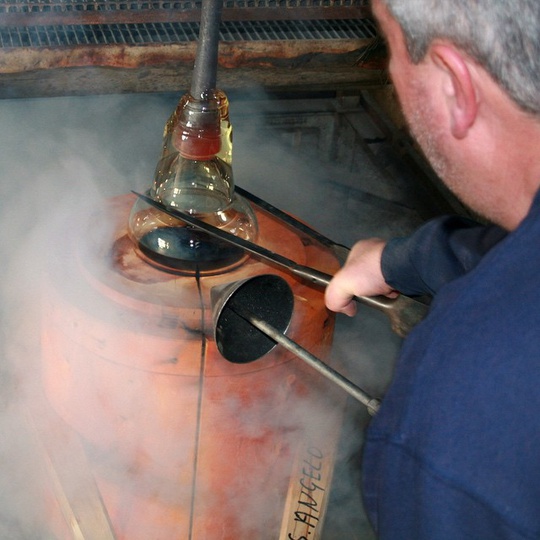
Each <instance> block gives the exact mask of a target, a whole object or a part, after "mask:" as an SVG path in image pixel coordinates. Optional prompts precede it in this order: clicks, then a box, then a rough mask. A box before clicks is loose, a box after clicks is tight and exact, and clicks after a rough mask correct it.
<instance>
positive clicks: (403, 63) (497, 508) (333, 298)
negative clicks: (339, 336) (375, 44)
mask: <svg viewBox="0 0 540 540" xmlns="http://www.w3.org/2000/svg"><path fill="white" fill-rule="evenodd" d="M373 11H374V14H375V16H376V18H377V20H378V21H379V24H380V28H381V31H382V32H383V33H384V35H385V36H386V39H387V41H388V46H389V51H390V64H389V70H390V74H391V77H392V79H393V82H394V85H395V88H396V91H397V94H398V96H399V99H400V102H401V105H402V108H403V112H404V114H405V116H406V118H407V120H408V122H409V125H410V129H411V132H412V133H413V135H414V136H415V137H416V139H417V140H418V142H419V144H420V145H421V147H422V148H423V150H424V152H425V154H426V156H427V157H428V159H429V160H430V162H431V164H432V165H433V168H434V169H435V171H436V172H437V173H438V174H439V175H440V177H441V178H442V179H443V181H444V182H445V183H446V184H447V185H448V186H449V187H450V188H451V189H452V190H453V191H454V192H455V193H456V194H457V195H458V196H459V197H460V198H461V199H462V201H463V202H464V203H466V204H467V205H468V206H469V207H471V208H472V209H473V210H474V211H476V212H477V213H478V214H479V215H482V216H483V217H485V218H486V219H487V220H489V221H490V222H492V223H493V224H494V226H491V227H482V226H480V225H478V224H476V223H474V222H472V221H469V220H462V219H460V218H441V219H437V220H435V221H433V222H431V223H428V224H426V225H425V226H423V227H422V228H421V229H420V230H419V231H418V232H417V233H415V234H414V235H413V236H412V237H410V238H405V239H396V240H392V241H390V242H389V243H388V244H385V243H384V242H382V241H381V240H377V239H372V240H364V241H360V242H358V243H357V244H356V245H355V246H354V247H353V249H352V251H351V254H350V256H349V259H348V260H347V263H346V264H345V266H344V267H343V268H342V269H341V270H340V271H339V272H338V273H337V274H336V276H335V277H334V279H333V280H332V282H331V283H330V285H329V286H328V288H327V291H326V303H327V306H328V308H329V309H332V310H335V311H341V312H344V313H347V314H348V315H353V314H354V312H355V307H354V303H353V302H352V301H351V297H352V296H353V295H375V294H387V295H392V294H395V290H400V291H401V292H404V293H407V294H422V293H426V292H429V293H432V294H433V295H434V301H433V303H432V305H431V308H430V313H429V315H428V317H427V318H426V319H425V320H424V321H423V322H422V323H421V324H420V325H418V327H417V328H415V329H414V330H413V332H412V333H411V334H410V335H409V337H408V338H407V339H406V340H405V342H404V346H403V350H402V352H401V355H400V359H399V362H398V365H397V368H396V371H395V374H394V380H393V381H392V384H391V386H390V388H389V390H388V392H387V393H386V395H385V397H384V400H383V403H382V406H381V409H380V410H379V412H378V413H377V415H376V417H375V418H374V419H373V421H372V423H371V425H370V427H369V429H368V433H367V436H366V445H365V449H364V464H363V470H364V499H365V504H366V508H367V511H368V514H369V516H370V519H371V520H372V522H373V525H374V527H375V529H376V530H377V533H378V535H379V538H380V539H381V540H388V539H395V540H443V539H448V540H458V539H459V540H460V539H467V540H469V539H470V540H484V539H485V540H487V539H489V540H497V539H532V538H535V539H538V538H540V305H539V303H538V300H537V298H538V296H539V295H540V195H538V194H537V193H538V189H539V187H540V153H539V150H538V149H539V148H540V37H539V32H540V2H538V0H474V1H473V0H452V1H448V0H373Z"/></svg>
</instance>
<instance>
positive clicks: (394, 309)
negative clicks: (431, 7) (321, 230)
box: [133, 188, 428, 337]
mask: <svg viewBox="0 0 540 540" xmlns="http://www.w3.org/2000/svg"><path fill="white" fill-rule="evenodd" d="M236 189H237V191H239V190H238V188H236ZM241 191H242V194H244V195H245V194H246V193H247V192H246V191H244V190H241ZM239 192H240V191H239ZM133 193H134V194H135V195H137V197H139V198H140V199H142V200H143V201H145V202H146V203H147V204H149V205H150V206H153V207H154V208H157V209H158V210H161V211H162V212H164V213H166V214H168V215H170V216H172V217H174V218H176V219H179V220H181V221H184V222H185V223H188V224H189V225H191V226H193V227H195V228H197V229H200V230H203V231H205V232H206V233H208V234H210V235H212V236H214V237H216V238H219V239H220V240H222V241H224V242H227V243H229V244H232V245H234V246H236V247H240V248H241V249H243V250H244V251H247V252H248V253H251V254H252V255H255V256H256V257H258V258H260V259H264V260H266V261H268V262H270V263H273V264H275V265H277V266H279V267H281V268H283V269H285V270H286V271H288V272H290V273H292V274H293V275H295V276H297V277H299V278H302V279H305V280H306V281H308V282H311V283H313V284H314V285H318V286H321V287H326V286H327V285H328V284H329V283H330V280H331V279H332V277H333V276H331V275H330V274H326V273H324V272H321V271H319V270H316V269H315V268H310V267H308V266H304V265H301V264H298V263H296V262H294V261H292V260H291V259H288V258H287V257H284V256H283V255H280V254H279V253H275V252H273V251H270V250H268V249H266V248H264V247H262V246H259V245H258V244H255V243H253V242H250V241H249V240H245V239H244V238H240V237H239V236H235V235H234V234H231V233H228V232H226V231H224V230H221V229H219V228H217V227H214V226H213V225H210V224H208V223H206V222H204V221H202V220H200V219H198V218H196V217H194V216H192V215H191V214H187V213H185V212H182V211H181V210H178V209H177V208H173V207H170V206H166V205H164V204H163V203H161V202H159V201H156V200H154V199H152V198H151V197H148V196H146V195H143V194H141V193H137V192H136V191H133ZM250 195H251V194H250ZM247 198H249V197H247ZM256 204H259V203H256ZM261 207H262V208H263V209H264V207H263V206H262V205H261ZM276 210H277V209H276ZM280 212H281V211H280ZM282 214H283V215H285V216H288V214H285V213H283V212H282ZM274 215H276V214H275V213H274ZM288 217H289V218H290V216H288ZM290 219H293V218H290ZM290 219H288V220H285V221H287V222H288V223H289V224H290V223H291V221H290ZM297 223H298V224H300V222H297ZM298 228H299V229H301V230H303V231H304V232H306V229H309V227H305V226H302V227H298ZM309 230H310V231H313V230H312V229H309ZM313 232H315V231H313ZM308 234H310V235H311V236H313V234H312V233H308ZM316 234H317V236H318V237H320V238H325V241H324V242H323V244H324V245H327V246H328V247H330V248H331V249H337V248H339V249H340V251H341V252H342V255H343V248H344V246H341V247H339V246H340V244H336V243H334V242H332V241H331V240H329V239H327V238H326V237H323V236H322V235H319V234H318V233H316ZM318 239H319V238H318ZM345 249H347V248H345ZM336 255H337V252H336ZM338 258H340V259H342V256H341V257H340V256H339V255H338ZM354 299H355V300H356V301H357V302H359V303H361V304H365V305H367V306H370V307H372V308H375V309H377V310H379V311H381V312H383V313H384V314H385V315H386V316H387V317H388V318H389V319H390V324H391V327H392V330H393V331H394V332H395V333H396V334H397V335H399V336H401V337H405V336H406V335H407V334H408V333H409V332H410V331H411V330H412V329H413V327H414V326H415V325H416V324H418V323H419V322H420V321H421V320H422V319H423V318H424V317H425V315H426V313H427V310H428V306H427V305H426V304H424V303H423V302H419V301H418V300H415V299H414V298H410V297H408V296H405V295H399V296H398V297H397V298H388V297H386V296H355V297H354Z"/></svg>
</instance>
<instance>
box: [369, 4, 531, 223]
mask: <svg viewBox="0 0 540 540" xmlns="http://www.w3.org/2000/svg"><path fill="white" fill-rule="evenodd" d="M510 4H511V5H510ZM373 11H374V14H375V16H376V17H377V19H378V21H379V23H380V26H381V29H382V31H383V33H384V34H385V36H386V38H387V41H388V45H389V50H390V64H389V71H390V74H391V76H392V80H393V82H394V85H395V87H396V91H397V94H398V97H399V99H400V102H401V104H402V107H403V111H404V114H405V116H406V118H407V120H408V122H409V125H410V127H411V131H412V133H413V135H414V136H415V138H416V139H417V140H418V142H419V144H420V146H421V147H422V148H423V150H424V152H425V154H426V156H427V157H428V159H429V161H430V162H431V164H432V165H433V168H434V169H435V171H436V172H437V173H438V174H439V176H440V177H441V178H442V179H443V180H444V182H445V183H446V184H447V185H448V186H449V187H450V189H452V190H453V191H454V192H455V193H456V194H457V195H458V197H460V198H461V199H462V200H463V201H464V202H465V203H466V204H468V205H469V206H470V207H471V208H473V209H474V210H476V211H477V212H478V213H480V214H482V215H484V216H485V217H487V218H489V219H491V220H493V221H495V222H497V223H499V224H501V225H503V226H504V227H507V228H510V229H511V228H514V227H516V226H517V225H518V224H519V222H520V221H521V219H523V217H524V216H525V214H526V213H527V211H528V209H529V207H530V204H531V202H532V198H533V197H534V194H535V193H536V191H537V190H538V188H539V185H540V160H538V158H537V151H536V148H535V147H536V145H537V144H540V92H538V91H537V89H540V46H539V45H540V39H539V37H538V35H539V31H540V2H538V0H514V1H513V2H512V3H510V1H509V0H497V1H495V0H452V1H448V0H373ZM518 12H519V13H518ZM518 19H519V21H518ZM535 66H537V67H535Z"/></svg>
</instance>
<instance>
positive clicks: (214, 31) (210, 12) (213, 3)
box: [190, 0, 223, 99]
mask: <svg viewBox="0 0 540 540" xmlns="http://www.w3.org/2000/svg"><path fill="white" fill-rule="evenodd" d="M222 8H223V0H202V6H201V25H200V28H199V42H198V44H197V55H196V57H195V66H194V68H193V75H192V79H191V90H190V93H191V95H192V96H193V97H195V98H197V99H200V98H201V96H202V95H203V94H204V93H205V92H206V91H208V90H211V89H213V88H215V87H216V79H217V65H218V49H219V24H220V22H221V10H222Z"/></svg>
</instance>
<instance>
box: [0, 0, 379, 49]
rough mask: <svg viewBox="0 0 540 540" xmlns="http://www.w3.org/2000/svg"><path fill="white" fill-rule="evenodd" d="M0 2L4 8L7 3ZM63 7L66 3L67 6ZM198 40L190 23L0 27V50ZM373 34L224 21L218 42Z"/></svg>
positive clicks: (321, 23) (367, 29)
mask: <svg viewBox="0 0 540 540" xmlns="http://www.w3.org/2000/svg"><path fill="white" fill-rule="evenodd" d="M15 1H16V0H13V2H14V3H15ZM53 1H54V0H51V3H52V2H53ZM2 3H3V4H7V3H9V0H4V1H3V2H2ZM19 3H20V2H19ZM56 3H59V2H58V0H56ZM63 3H66V4H67V1H66V2H63ZM79 3H80V2H79ZM142 3H143V2H141V4H142ZM198 35H199V24H198V23H196V22H183V23H140V24H101V25H55V26H44V25H43V26H6V27H0V47H1V48H19V47H70V46H74V45H108V44H123V45H143V44H170V43H182V42H190V41H196V40H197V39H198ZM376 35H377V30H376V27H375V25H374V24H373V22H372V21H371V20H370V19H361V20H313V21H224V22H222V24H221V28H220V39H221V40H222V41H265V40H298V39H304V40H306V39H307V40H309V39H318V40H321V39H322V40H324V39H358V38H361V39H362V38H374V37H376Z"/></svg>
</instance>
